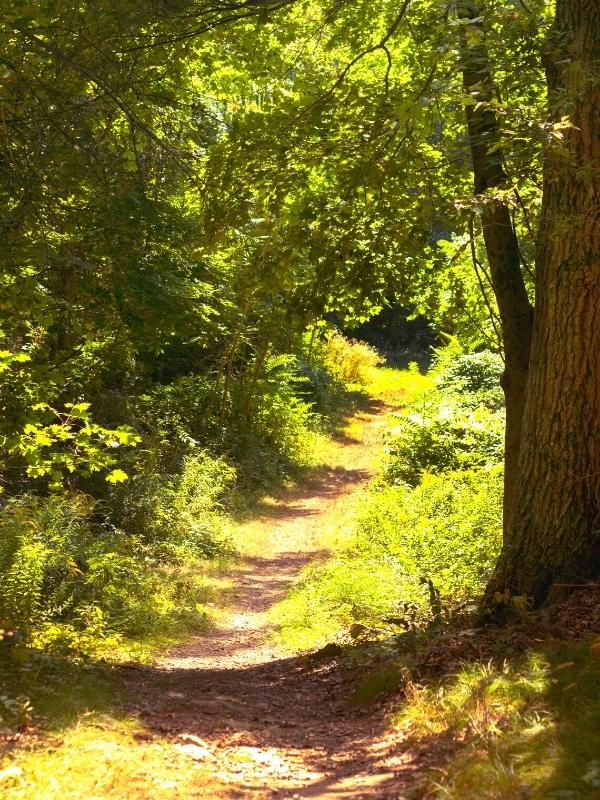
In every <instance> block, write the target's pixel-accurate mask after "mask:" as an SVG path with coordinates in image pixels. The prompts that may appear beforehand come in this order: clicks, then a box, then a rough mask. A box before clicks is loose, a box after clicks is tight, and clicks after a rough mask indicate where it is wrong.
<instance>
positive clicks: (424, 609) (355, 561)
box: [274, 467, 502, 648]
mask: <svg viewBox="0 0 600 800" xmlns="http://www.w3.org/2000/svg"><path fill="white" fill-rule="evenodd" d="M501 538H502V472H501V469H500V468H498V467H495V468H489V469H481V468H480V469H474V470H468V471H464V470H459V471H456V472H452V473H448V474H445V475H443V476H438V475H425V476H424V478H423V483H422V484H421V485H420V486H418V487H417V488H415V489H410V488H408V487H406V486H389V485H386V484H384V483H382V482H381V481H380V482H377V483H375V484H373V486H372V487H371V490H370V492H369V493H368V494H367V495H366V497H365V498H364V500H363V502H362V503H360V505H359V507H358V512H357V514H356V516H355V518H354V520H353V525H352V529H351V533H350V535H349V537H348V538H347V540H346V543H345V545H344V547H343V548H342V551H341V552H340V553H339V554H338V555H337V556H336V557H335V558H333V559H331V560H329V561H327V562H326V563H325V564H321V565H319V566H317V567H311V568H309V569H307V570H306V571H305V572H304V573H303V575H302V578H301V580H300V582H299V583H298V584H297V586H296V587H295V589H294V590H292V592H291V593H290V595H289V597H288V598H287V599H286V600H285V601H284V602H283V603H281V604H280V605H279V606H278V607H277V609H276V612H275V614H274V617H275V620H276V621H277V622H278V623H279V624H280V626H281V634H282V637H283V639H284V640H285V641H286V642H288V643H289V644H290V645H291V646H294V647H300V648H306V647H310V646H312V645H314V644H315V643H316V644H321V643H324V642H326V641H330V640H331V638H332V637H333V636H335V635H336V634H339V633H341V632H343V631H345V630H347V628H348V626H349V625H351V624H352V623H353V622H359V623H362V624H365V625H367V626H375V627H377V626H380V625H382V624H386V622H389V620H390V618H392V619H393V620H394V621H396V622H402V624H403V625H404V626H405V627H409V626H411V625H414V624H423V623H425V622H427V621H429V620H431V619H432V618H439V617H440V616H444V615H445V614H449V613H451V611H452V609H453V608H454V607H456V606H457V605H460V604H464V603H467V602H468V601H470V600H472V599H473V598H475V597H477V596H478V595H479V593H480V592H481V590H482V588H483V587H484V586H485V583H486V581H487V578H488V576H489V574H490V572H491V570H492V569H493V567H494V563H495V560H496V558H497V555H498V553H499V549H500V545H501Z"/></svg>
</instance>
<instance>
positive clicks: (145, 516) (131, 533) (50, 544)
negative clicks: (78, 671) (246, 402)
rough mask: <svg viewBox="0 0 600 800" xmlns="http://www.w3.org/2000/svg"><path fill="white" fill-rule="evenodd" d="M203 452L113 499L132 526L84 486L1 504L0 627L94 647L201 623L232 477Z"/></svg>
mask: <svg viewBox="0 0 600 800" xmlns="http://www.w3.org/2000/svg"><path fill="white" fill-rule="evenodd" d="M234 475H235V473H234V471H233V470H232V468H231V467H229V466H228V465H226V464H225V463H224V462H222V461H219V460H217V459H213V458H211V457H210V456H209V455H208V454H206V453H204V452H200V453H196V454H194V455H193V456H192V455H190V456H188V457H187V458H186V459H185V460H184V465H183V470H182V472H181V474H180V475H176V476H168V477H167V476H161V475H157V474H151V475H150V476H148V475H146V474H141V475H139V476H137V478H138V480H136V479H135V478H134V479H133V480H132V481H131V482H130V483H129V484H127V485H125V486H122V487H115V489H114V495H113V497H112V498H111V500H112V501H113V502H115V503H116V501H117V500H118V505H119V507H120V509H121V512H122V522H123V523H124V525H125V527H126V530H123V529H122V528H116V527H114V525H113V524H111V523H110V522H109V521H108V520H107V519H106V518H103V517H102V515H101V511H102V505H101V504H99V503H97V502H96V501H94V500H93V499H92V498H90V497H88V496H86V495H83V494H80V493H73V492H71V493H64V494H60V495H51V496H49V497H45V498H41V497H36V496H33V495H23V496H20V497H15V498H12V499H11V500H9V501H7V502H6V503H5V505H4V507H3V508H2V510H1V511H0V574H1V575H2V576H3V580H2V581H1V582H0V620H2V624H1V625H0V628H3V629H4V630H9V631H14V630H18V631H19V632H21V633H20V635H21V636H22V635H23V634H26V635H27V637H28V638H29V640H30V641H31V642H32V643H33V644H35V645H36V646H38V647H42V648H44V649H50V650H52V651H60V652H69V653H78V654H79V655H86V654H87V655H90V654H92V653H102V652H105V651H106V650H107V648H108V649H111V648H114V647H115V646H116V645H118V644H120V643H124V642H125V639H126V638H127V637H129V638H131V637H134V638H136V637H137V638H142V639H144V638H148V637H152V636H162V635H171V634H173V633H174V632H175V631H178V630H181V631H183V630H185V631H186V632H189V631H190V630H193V629H198V628H199V626H202V625H203V624H204V621H205V618H206V614H205V612H204V610H203V607H202V602H203V601H204V600H205V598H206V596H207V590H206V587H205V585H204V583H203V579H202V572H201V562H200V559H202V558H206V557H212V558H214V557H216V556H218V555H225V554H228V553H230V552H231V544H230V542H229V539H228V535H227V524H226V516H225V514H224V512H223V510H222V508H221V506H220V499H221V498H222V496H223V494H224V493H225V492H226V491H227V487H228V486H229V484H230V483H231V481H232V480H233V478H234Z"/></svg>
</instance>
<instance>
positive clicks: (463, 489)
mask: <svg viewBox="0 0 600 800" xmlns="http://www.w3.org/2000/svg"><path fill="white" fill-rule="evenodd" d="M501 522H502V468H501V467H498V466H496V467H488V468H478V469H470V470H457V471H455V472H451V473H447V474H445V475H431V474H426V475H424V476H423V481H422V483H421V484H420V485H419V486H417V487H416V488H415V489H408V488H407V487H403V486H385V485H382V484H379V485H376V486H375V487H374V488H373V490H372V492H371V494H370V496H369V499H368V501H367V502H365V503H364V504H363V505H362V506H361V508H360V510H359V514H358V517H357V519H356V522H355V529H354V536H353V540H352V541H351V543H350V551H351V552H354V553H356V554H357V555H360V557H361V558H366V559H372V558H380V559H381V558H383V559H391V561H392V562H393V564H394V565H395V567H396V568H397V570H398V572H399V574H400V575H401V576H402V578H403V580H404V581H409V582H410V583H411V584H412V586H413V587H414V589H415V590H416V589H417V585H419V586H420V587H421V588H420V589H419V590H418V594H420V595H421V596H422V597H424V596H425V593H426V591H427V588H425V584H419V581H420V580H421V579H426V580H427V579H429V580H431V581H432V582H433V584H434V585H435V587H436V589H437V590H438V591H439V592H440V595H441V597H442V598H443V599H444V600H446V601H448V602H459V601H465V600H468V599H470V598H472V597H474V596H476V595H477V594H478V593H479V591H480V590H481V589H482V587H483V586H484V585H485V581H486V579H487V577H488V575H489V572H490V570H491V569H492V567H493V564H494V561H495V558H496V556H497V554H498V552H499V548H500V544H501V530H502V524H501ZM409 599H412V598H409Z"/></svg>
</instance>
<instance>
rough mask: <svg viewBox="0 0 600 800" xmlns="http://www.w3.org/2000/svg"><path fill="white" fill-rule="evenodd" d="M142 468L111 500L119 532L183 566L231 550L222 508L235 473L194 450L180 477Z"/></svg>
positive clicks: (144, 465)
mask: <svg viewBox="0 0 600 800" xmlns="http://www.w3.org/2000/svg"><path fill="white" fill-rule="evenodd" d="M138 468H139V470H140V471H139V473H138V474H137V475H135V476H133V478H132V479H131V480H130V481H129V482H128V483H127V484H125V485H123V486H121V487H118V488H116V489H115V490H114V493H113V496H112V497H111V505H112V507H113V509H115V511H114V512H113V513H114V514H115V515H116V520H117V522H118V525H119V526H120V527H122V528H124V529H125V530H126V531H127V532H128V533H129V534H130V535H131V536H137V537H139V538H140V539H141V541H142V542H144V543H145V544H146V545H150V546H151V547H152V553H153V554H154V556H155V557H160V558H161V559H166V560H167V561H175V562H182V563H183V562H185V561H188V560H190V559H194V558H198V557H212V556H215V555H219V554H223V553H226V552H228V551H229V550H230V549H231V545H230V542H229V538H228V535H227V524H228V523H227V516H226V514H225V513H224V510H223V507H222V502H223V500H224V499H225V497H226V495H227V493H228V491H229V489H230V488H231V486H232V484H233V482H234V480H235V476H236V472H235V469H233V467H231V466H230V465H229V464H227V463H226V462H225V461H223V460H222V459H216V458H214V457H212V456H211V455H210V454H209V453H208V452H206V451H203V450H198V449H197V448H194V449H192V450H191V451H190V452H189V454H188V455H187V456H185V457H184V458H183V463H182V467H181V471H180V472H179V473H176V474H171V475H170V474H162V473H160V472H157V471H156V468H154V469H151V468H150V465H146V464H144V463H142V464H140V465H138Z"/></svg>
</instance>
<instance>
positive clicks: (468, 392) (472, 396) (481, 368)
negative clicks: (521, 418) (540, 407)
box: [439, 350, 504, 408]
mask: <svg viewBox="0 0 600 800" xmlns="http://www.w3.org/2000/svg"><path fill="white" fill-rule="evenodd" d="M503 371H504V363H503V361H502V359H501V357H500V356H499V355H498V354H497V353H492V352H490V351H489V350H484V351H482V352H481V353H472V354H469V355H459V356H457V357H455V358H454V359H452V360H451V361H450V362H449V363H448V364H447V365H446V367H445V369H443V370H442V372H441V374H440V382H439V386H440V389H442V390H448V391H450V392H452V393H454V394H459V395H461V396H462V404H463V405H465V404H475V405H477V404H481V403H485V404H487V405H489V406H491V407H493V408H499V407H500V406H501V405H502V402H503V399H504V398H503V394H502V389H501V388H500V378H501V376H502V373H503Z"/></svg>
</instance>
